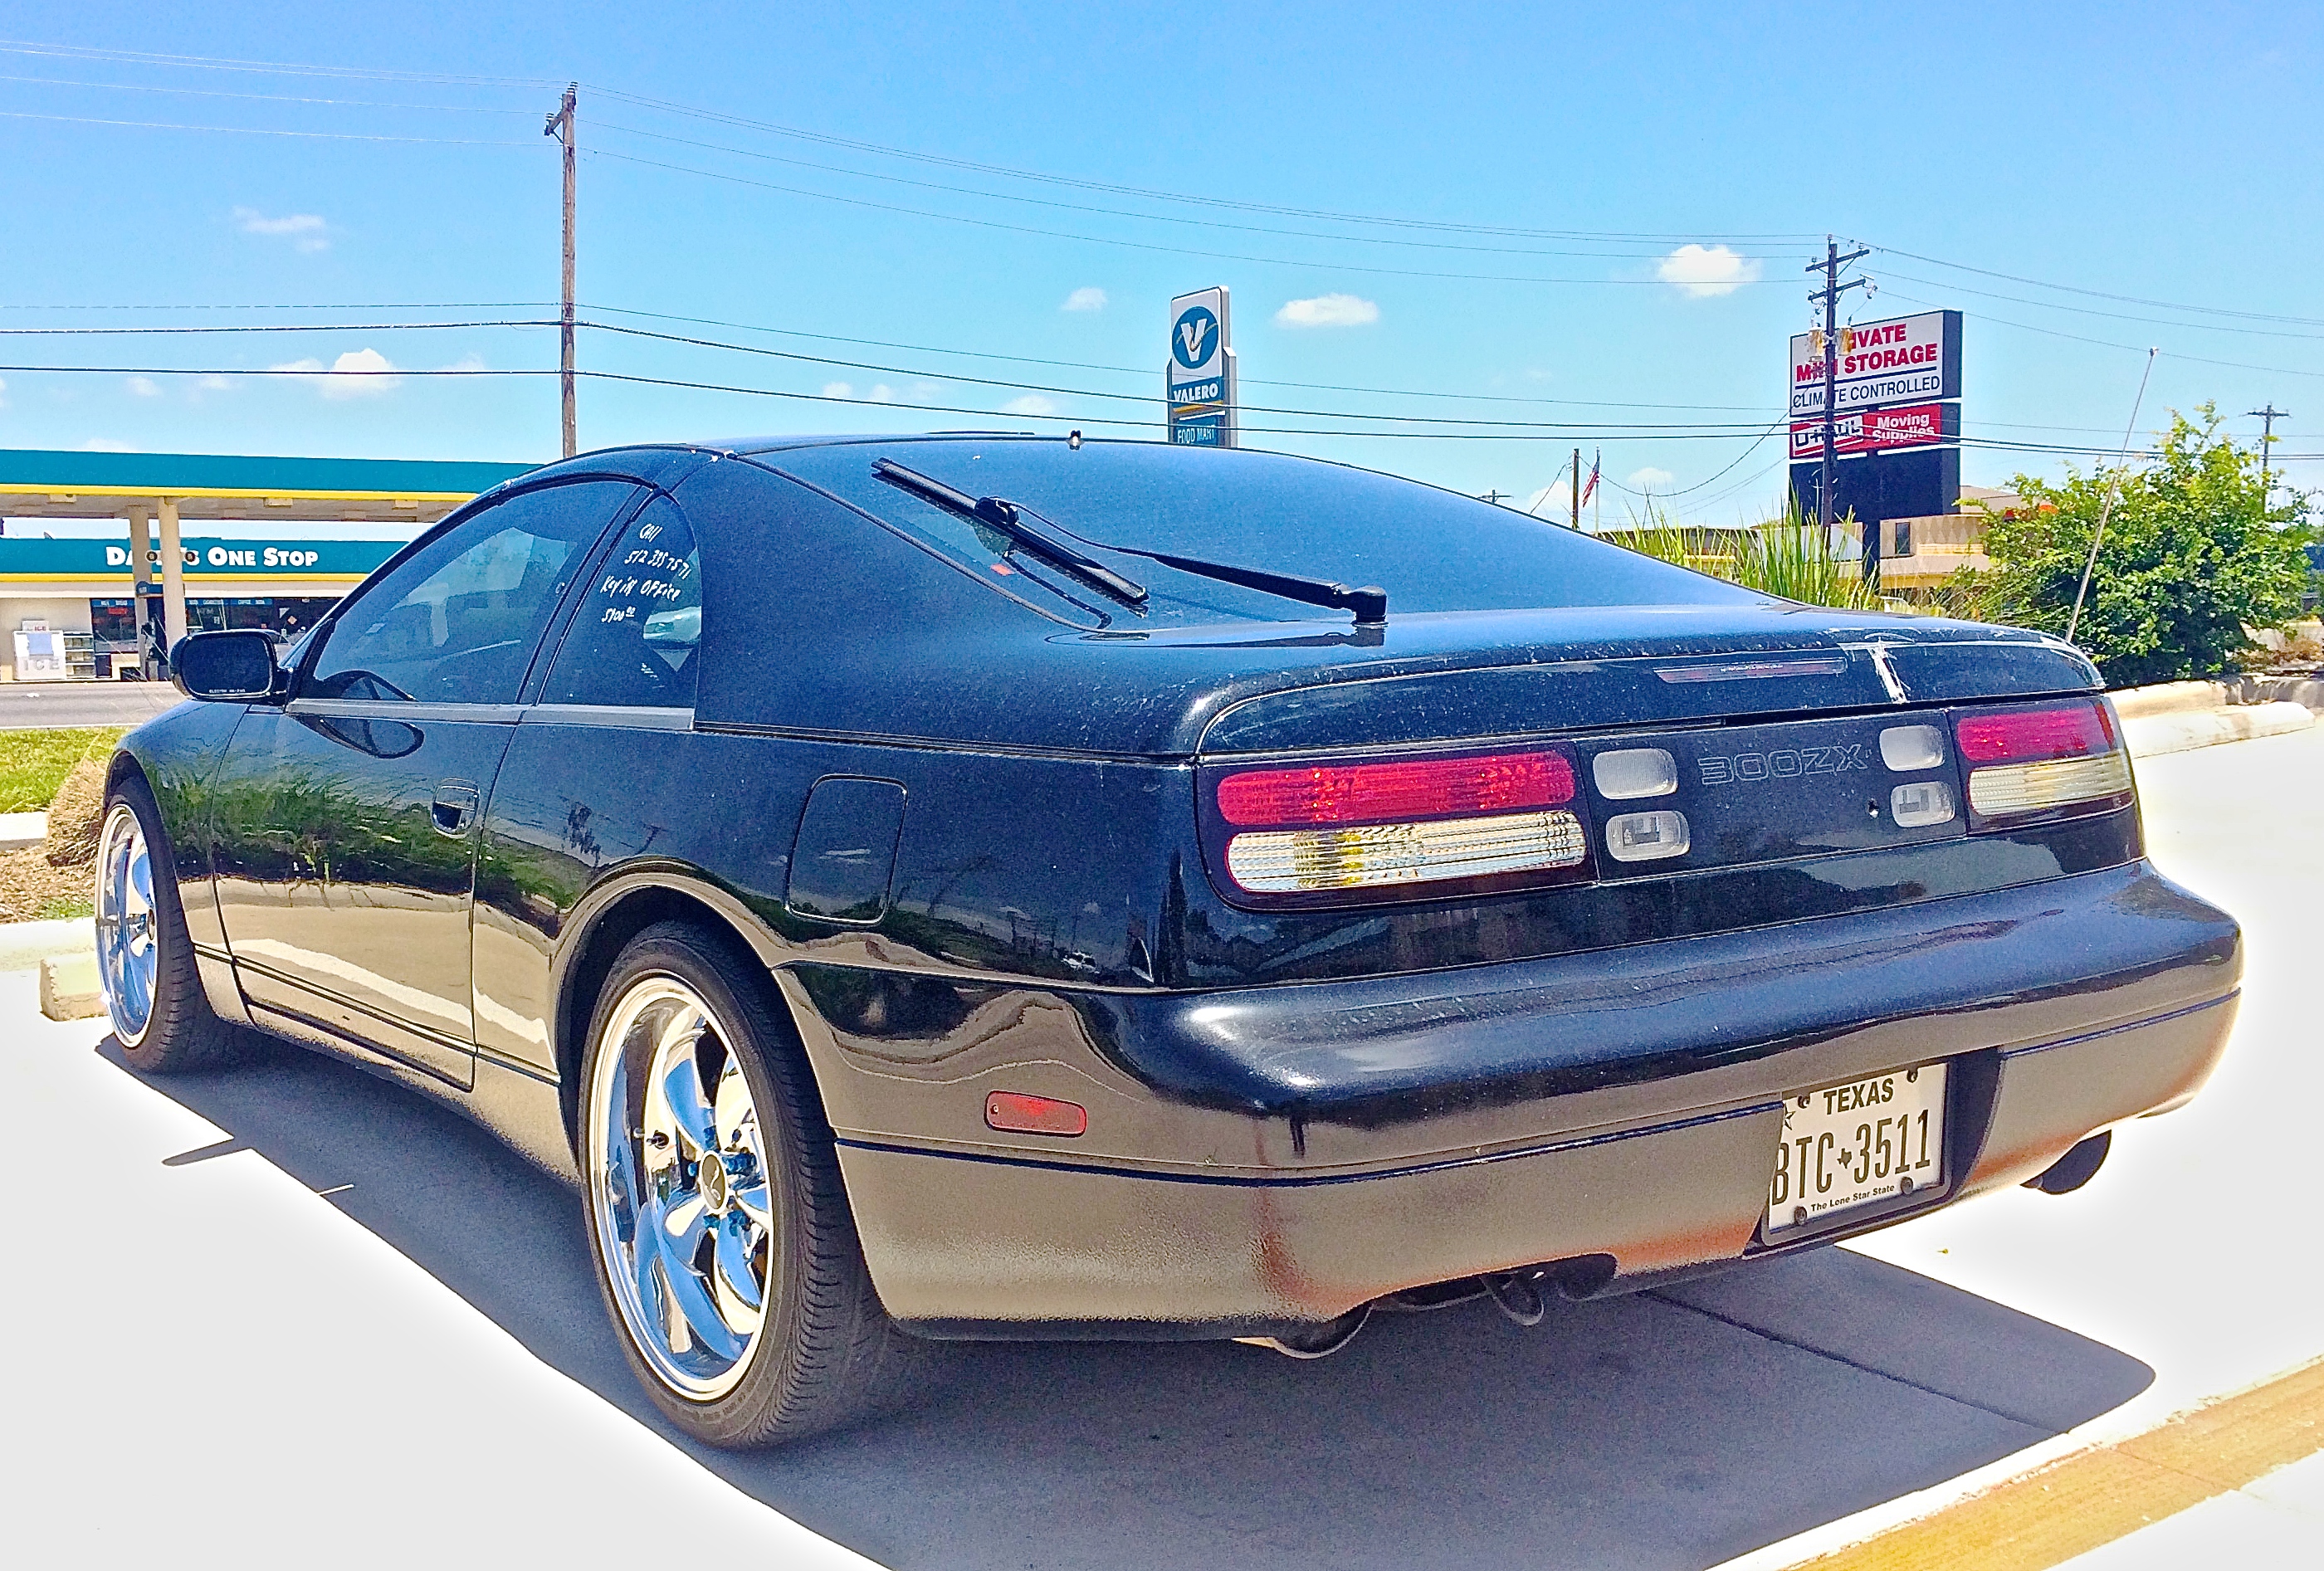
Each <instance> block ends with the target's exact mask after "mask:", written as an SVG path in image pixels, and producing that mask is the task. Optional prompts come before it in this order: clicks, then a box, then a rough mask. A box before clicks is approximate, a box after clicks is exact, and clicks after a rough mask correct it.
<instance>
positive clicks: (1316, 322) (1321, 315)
mask: <svg viewBox="0 0 2324 1571" xmlns="http://www.w3.org/2000/svg"><path fill="white" fill-rule="evenodd" d="M1377 321H1379V307H1378V306H1377V305H1375V304H1373V303H1372V302H1371V301H1369V300H1368V299H1364V298H1363V297H1362V296H1360V295H1317V296H1315V297H1314V299H1306V300H1286V301H1285V302H1284V305H1283V308H1282V309H1281V310H1279V311H1277V312H1276V313H1275V322H1276V326H1279V327H1369V326H1371V325H1372V324H1373V323H1374V322H1377Z"/></svg>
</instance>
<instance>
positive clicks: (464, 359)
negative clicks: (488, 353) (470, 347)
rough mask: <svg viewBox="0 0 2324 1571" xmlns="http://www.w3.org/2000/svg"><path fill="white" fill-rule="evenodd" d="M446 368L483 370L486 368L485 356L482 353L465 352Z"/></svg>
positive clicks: (449, 369)
mask: <svg viewBox="0 0 2324 1571" xmlns="http://www.w3.org/2000/svg"><path fill="white" fill-rule="evenodd" d="M444 369H445V370H446V371H482V370H484V356H483V355H481V354H463V355H462V356H460V358H459V359H457V360H456V361H454V362H453V363H451V364H449V365H447V366H446V367H444Z"/></svg>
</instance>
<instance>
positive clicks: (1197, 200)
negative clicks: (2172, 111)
mask: <svg viewBox="0 0 2324 1571" xmlns="http://www.w3.org/2000/svg"><path fill="white" fill-rule="evenodd" d="M590 90H591V91H592V92H595V93H598V94H601V95H602V96H605V97H608V98H613V99H617V100H619V101H621V102H622V103H628V104H635V105H638V106H641V107H644V108H650V109H659V110H661V111H664V112H665V113H668V114H672V115H686V116H688V117H690V118H693V119H697V120H707V121H712V122H715V123H716V124H722V125H733V126H738V127H743V128H747V129H749V130H753V131H761V132H765V133H769V134H770V135H775V136H784V137H791V138H796V139H798V140H800V141H805V142H817V143H820V144H822V145H825V146H827V147H844V148H847V149H849V150H851V151H853V152H868V153H874V154H877V155H879V156H880V157H882V158H895V159H908V160H910V161H914V162H918V163H928V164H937V165H942V166H944V167H945V168H948V169H958V170H970V171H973V172H975V173H979V174H989V175H999V176H1003V177H1005V178H1007V179H1019V180H1036V181H1040V182H1042V183H1044V184H1048V185H1057V186H1071V187H1074V188H1080V189H1084V190H1097V191H1104V192H1108V193H1110V194H1111V195H1114V196H1123V197H1142V198H1147V199H1148V200H1151V201H1161V202H1178V203H1184V204H1187V205H1190V206H1195V207H1224V208H1231V209H1234V210H1236V211H1240V212H1256V213H1269V214H1273V215H1275V216H1278V217H1292V218H1313V219H1319V220H1323V221H1325V222H1329V223H1338V224H1351V225H1354V224H1361V225H1381V226H1390V227H1396V228H1404V229H1430V230H1439V231H1446V232H1452V233H1458V234H1501V235H1508V236H1513V237H1517V238H1525V239H1535V240H1603V241H1607V242H1609V243H1610V242H1616V241H1696V242H1700V241H1702V240H1706V239H1709V240H1728V241H1742V242H1747V243H1748V242H1752V241H1777V242H1783V241H1788V242H1792V243H1799V242H1802V241H1805V240H1809V239H1812V235H1809V234H1803V233H1797V232H1777V233H1772V234H1701V233H1694V234H1656V233H1652V232H1639V231H1623V230H1589V229H1532V228H1523V227H1517V226H1513V225H1496V224H1466V223H1459V222H1452V221H1448V220H1433V219H1424V218H1404V217H1391V216H1381V215H1379V214H1369V213H1343V212H1335V211H1333V210H1331V209H1328V208H1318V207H1290V206H1286V205H1283V204H1279V203H1272V202H1247V201H1237V200H1234V199H1232V198H1223V197H1207V196H1195V195H1192V194H1190V193H1186V192H1182V191H1168V190H1159V189H1156V188H1152V187H1148V186H1131V185H1122V184H1118V183H1116V182H1113V181H1108V180H1095V179H1083V178H1080V177H1076V176H1072V175H1056V174H1047V173H1044V172H1042V171H1039V170H1024V169H1016V168H1012V167H1010V166H1009V165H1006V164H994V163H982V162H979V161H975V160H973V159H963V158H954V157H951V156H949V155H946V154H943V153H929V152H915V151H913V150H911V149H908V148H900V147H891V146H888V145H886V144H884V143H881V142H863V141H859V140H857V139H855V138H853V137H845V136H834V135H831V134H829V133H825V132H818V131H807V130H804V129H802V128H800V127H798V126H794V125H782V124H777V123H775V122H772V121H767V120H753V119H751V118H749V117H747V116H744V115H730V114H726V113H724V112H723V111H719V110H713V109H703V108H698V107H696V106H692V105H687V104H679V103H675V102H672V101H671V100H669V99H666V98H649V97H645V96H641V95H639V94H636V93H625V92H622V91H621V90H620V89H618V88H613V87H602V86H599V85H597V84H595V83H593V84H591V86H590Z"/></svg>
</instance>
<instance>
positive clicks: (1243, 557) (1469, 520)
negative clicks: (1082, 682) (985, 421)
mask: <svg viewBox="0 0 2324 1571" xmlns="http://www.w3.org/2000/svg"><path fill="white" fill-rule="evenodd" d="M880 458H889V459H892V460H893V461H894V462H896V463H898V464H903V465H905V466H906V467H907V468H910V469H915V470H918V472H919V473H923V474H926V475H929V476H931V477H933V478H935V479H936V480H940V481H943V482H945V484H947V485H950V486H953V487H954V488H956V489H958V490H960V491H963V492H967V493H968V494H969V495H971V496H998V497H1002V498H1005V499H1007V500H1008V501H1013V502H1016V503H1018V504H1019V505H1020V506H1025V507H1029V508H1030V509H1032V510H1033V511H1034V512H1035V513H1037V514H1038V515H1039V517H1040V519H1047V521H1048V523H1049V524H1050V525H1051V526H1053V527H1054V528H1057V529H1061V530H1064V531H1066V532H1067V533H1069V534H1070V535H1071V536H1074V537H1079V539H1078V541H1077V542H1076V543H1080V544H1087V543H1096V544H1101V545H1108V546H1120V547H1137V548H1139V549H1141V550H1148V551H1159V552H1163V553H1166V554H1168V555H1171V556H1195V557H1201V558H1203V560H1206V561H1211V562H1220V563H1226V564H1230V565H1235V566H1239V567H1256V568H1261V569H1265V570H1268V571H1272V572H1277V573H1288V574H1298V575H1300V576H1303V577H1309V578H1321V579H1326V580H1333V581H1336V582H1339V583H1347V584H1351V585H1356V586H1362V585H1366V584H1378V585H1379V586H1380V587H1381V588H1383V589H1385V590H1387V591H1388V609H1389V615H1390V616H1394V615H1396V614H1397V612H1400V611H1401V612H1407V613H1409V612H1426V611H1516V610H1523V609H1527V608H1532V607H1543V606H1592V605H1656V604H1702V603H1705V602H1712V603H1717V602H1750V601H1754V600H1757V599H1758V598H1760V597H1759V596H1757V595H1755V594H1753V593H1750V592H1748V591H1745V590H1739V589H1736V588H1734V587H1732V586H1730V585H1727V584H1722V583H1718V582H1717V581H1715V580H1712V579H1710V578H1706V577H1703V576H1702V575H1701V574H1693V573H1688V572H1685V571H1683V569H1679V568H1675V567H1672V566H1669V565H1665V564H1664V563H1660V562H1656V561H1654V560H1652V559H1651V558H1648V557H1646V556H1639V555H1637V553H1635V552H1631V551H1627V550H1625V549H1623V548H1622V547H1618V546H1614V545H1611V544H1609V543H1607V542H1605V541H1602V540H1595V539H1591V537H1588V536H1586V535H1577V534H1575V533H1574V532H1573V531H1572V530H1571V529H1568V528H1564V527H1563V526H1561V525H1556V524H1552V523H1546V522H1544V521H1541V520H1537V519H1529V518H1527V517H1526V516H1525V515H1523V514H1521V513H1517V512H1515V511H1513V510H1509V509H1507V508H1500V507H1495V506H1492V505H1489V504H1488V503H1485V502H1480V501H1472V500H1471V499H1470V498H1467V497H1463V496H1460V495H1457V494H1454V493H1452V492H1443V491H1438V490H1436V489H1434V488H1433V487H1430V486H1425V485H1420V484H1416V483H1415V482H1411V481H1406V480H1397V479H1394V478H1392V477H1390V476H1388V475H1382V474H1374V473H1368V472H1366V471H1363V470H1360V469H1351V468H1345V467H1342V466H1341V465H1338V464H1323V463H1318V462H1315V461H1314V460H1311V459H1301V458H1291V457H1286V456H1283V455H1275V454H1264V453H1232V452H1227V453H1222V452H1205V451H1200V450H1190V449H1186V448H1174V447H1167V446H1162V445H1160V444H1158V443H1112V442H1088V443H1084V445H1083V446H1082V447H1081V449H1080V450H1079V451H1078V452H1074V451H1071V450H1069V449H1068V448H1067V447H1066V446H1065V444H1064V443H1063V442H1056V441H1024V440H1011V439H1008V438H1000V439H968V440H963V439H940V440H935V441H921V442H892V443H863V444H850V445H845V446H830V447H816V448H807V449H798V450H793V451H788V452H778V453H770V454H768V455H765V456H764V457H763V458H762V459H761V462H762V463H766V464H770V465H771V466H773V467H775V468H779V469H781V470H784V471H787V472H788V473H792V474H796V475H798V477H799V478H800V479H802V480H806V481H807V482H811V483H813V484H815V485H818V486H821V487H822V488H824V489H825V490H826V491H829V492H833V493H834V494H835V495H837V496H839V497H842V498H844V500H846V501H851V502H853V503H854V504H855V505H856V506H858V507H860V508H862V509H863V510H865V511H867V512H870V513H871V514H873V515H875V516H877V517H879V518H881V519H887V520H888V521H890V523H893V524H896V525H897V526H898V527H899V528H905V529H906V530H908V532H910V533H913V534H916V535H918V536H919V537H921V538H922V539H924V540H926V541H927V542H928V543H929V544H931V545H932V546H933V547H936V549H939V550H942V551H944V552H945V554H946V555H948V556H953V557H954V558H955V559H956V560H960V561H962V562H963V563H964V565H967V566H969V567H970V568H971V569H972V570H973V571H976V572H978V573H979V574H993V580H991V581H992V582H993V583H994V587H996V588H1001V589H1002V590H1003V591H1004V593H1018V594H1019V596H1020V597H1021V598H1026V599H1028V600H1033V601H1036V602H1038V599H1037V593H1036V592H1037V591H1038V590H1040V589H1042V588H1044V587H1045V586H1053V587H1054V589H1055V591H1056V593H1058V594H1059V595H1061V596H1063V597H1066V598H1070V599H1072V600H1075V601H1087V602H1093V604H1094V605H1096V606H1098V607H1100V608H1102V609H1104V610H1107V611H1112V612H1114V613H1116V614H1118V613H1119V611H1120V607H1118V606H1115V605H1113V604H1112V602H1108V601H1107V600H1105V599H1104V597H1103V596H1102V595H1098V594H1095V593H1093V592H1091V591H1089V590H1087V589H1085V588H1084V587H1083V586H1082V585H1080V584H1079V583H1074V581H1072V580H1071V579H1068V578H1065V577H1064V576H1063V575H1061V574H1055V573H1051V572H1049V571H1048V570H1047V568H1046V567H1044V566H1043V565H1041V564H1040V563H1038V562H1037V561H1035V562H1033V563H1031V564H1027V563H1026V562H1025V561H1024V559H1023V554H1022V553H1021V552H1020V553H1018V554H1017V555H1016V556H1010V555H1009V554H1008V552H1007V551H1006V549H1005V547H1007V544H1008V542H1006V541H1005V540H1004V539H1003V538H1002V537H1000V536H999V535H997V534H994V533H993V532H992V531H991V530H988V529H982V528H978V527H976V526H974V525H973V524H970V523H965V522H963V521H961V520H958V519H954V518H953V516H952V515H950V514H948V513H946V512H945V511H943V510H940V509H937V508H936V507H933V506H931V505H929V504H927V503H926V502H923V501H919V500H918V499H917V498H915V497H912V496H910V495H908V493H906V492H900V491H899V490H898V489H897V488H895V487H894V486H892V485H889V484H887V483H886V482H882V481H880V480H877V479H875V478H873V476H872V473H871V465H872V463H873V461H874V460H876V459H880ZM1034 521H1036V522H1037V521H1039V520H1038V519H1036V520H1034ZM1093 554H1094V555H1098V556H1101V558H1102V559H1103V560H1104V561H1105V563H1106V565H1108V566H1110V567H1112V568H1114V569H1115V570H1116V571H1118V572H1120V573H1122V574H1125V575H1127V576H1128V577H1130V578H1132V579H1134V580H1136V581H1138V582H1139V583H1143V584H1145V585H1146V587H1147V588H1148V590H1149V591H1151V592H1152V593H1153V594H1154V597H1155V602H1154V604H1153V606H1152V607H1151V610H1152V611H1153V612H1154V613H1156V614H1157V615H1158V616H1161V617H1163V618H1165V619H1167V620H1206V619H1207V618H1210V617H1214V616H1219V615H1225V616H1230V617H1264V618H1268V619H1275V620H1305V619H1309V618H1317V619H1331V618H1337V617H1340V616H1343V615H1344V614H1345V613H1344V612H1339V611H1324V610H1321V609H1316V608H1309V607H1305V606H1302V605H1300V604H1298V603H1297V602H1288V601H1284V600H1279V599H1277V598H1276V597H1274V596H1272V595H1266V594H1261V593H1257V592H1255V591H1251V590H1245V589H1240V588H1236V587H1234V586H1232V585H1230V584H1225V583H1214V582H1212V581H1210V580H1208V579H1204V578H1201V577H1197V576H1194V575H1193V574H1185V573H1181V572H1177V571H1175V570H1173V569H1171V568H1167V567H1165V566H1163V565H1160V564H1158V563H1155V562H1149V561H1147V560H1144V559H1142V558H1139V557H1135V556H1126V555H1125V556H1113V555H1111V554H1108V553H1102V552H1101V553H1093ZM1028 566H1029V567H1030V569H1031V572H1030V573H1029V574H1028V572H1027V571H1026V569H1027V568H1028ZM996 567H998V568H1001V569H1012V568H1013V571H1007V572H1005V573H996V572H995V569H996ZM1043 609H1045V610H1047V611H1050V612H1051V613H1052V614H1056V615H1060V616H1063V617H1065V619H1066V620H1074V621H1080V620H1084V617H1083V616H1082V615H1080V614H1077V613H1076V612H1074V611H1073V610H1072V609H1070V608H1069V607H1066V606H1065V605H1062V604H1060V603H1059V602H1057V601H1056V600H1052V601H1051V602H1049V603H1047V604H1045V605H1044V606H1043Z"/></svg>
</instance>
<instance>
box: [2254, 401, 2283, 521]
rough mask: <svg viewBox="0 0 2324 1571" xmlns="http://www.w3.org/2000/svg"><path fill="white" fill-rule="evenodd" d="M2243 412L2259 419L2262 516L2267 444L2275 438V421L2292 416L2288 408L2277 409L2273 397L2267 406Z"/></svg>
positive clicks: (2264, 509)
mask: <svg viewBox="0 0 2324 1571" xmlns="http://www.w3.org/2000/svg"><path fill="white" fill-rule="evenodd" d="M2244 413H2245V414H2246V415H2257V416H2258V417H2259V418H2260V420H2261V425H2260V428H2259V429H2260V438H2259V510H2260V513H2261V515H2262V516H2263V517H2264V516H2265V515H2266V512H2267V492H2268V482H2267V449H2268V444H2270V443H2272V442H2273V441H2274V440H2275V423H2276V422H2277V421H2278V420H2288V419H2290V418H2292V411H2291V410H2290V409H2277V408H2276V407H2275V400H2273V399H2270V400H2267V408H2265V409H2246V410H2245V411H2244Z"/></svg>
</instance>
